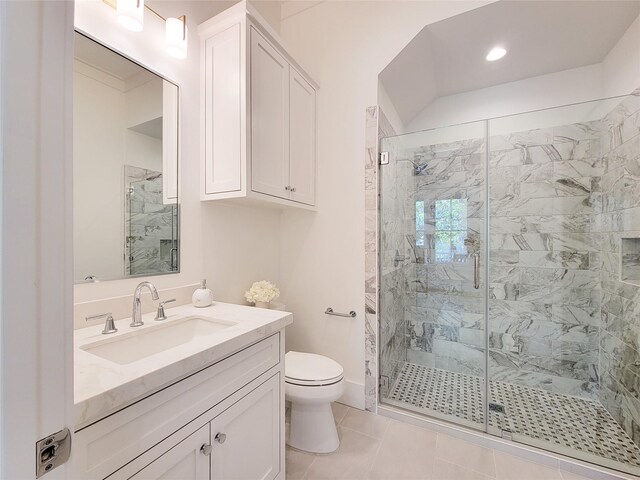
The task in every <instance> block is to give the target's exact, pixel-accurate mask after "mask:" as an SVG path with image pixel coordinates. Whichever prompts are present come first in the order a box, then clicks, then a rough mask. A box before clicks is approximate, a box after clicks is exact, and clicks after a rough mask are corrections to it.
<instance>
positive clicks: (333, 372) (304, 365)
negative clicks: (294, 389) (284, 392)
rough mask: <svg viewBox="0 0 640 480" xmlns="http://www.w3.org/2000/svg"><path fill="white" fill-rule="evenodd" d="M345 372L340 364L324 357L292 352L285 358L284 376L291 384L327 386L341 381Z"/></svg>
mask: <svg viewBox="0 0 640 480" xmlns="http://www.w3.org/2000/svg"><path fill="white" fill-rule="evenodd" d="M343 372H344V370H343V369H342V366H341V365H340V364H339V363H338V362H336V361H334V360H331V359H330V358H327V357H324V356H322V355H316V354H314V353H302V352H294V351H291V352H287V354H286V355H285V356H284V375H285V377H286V381H287V382H289V383H298V384H301V385H309V384H313V383H322V384H327V383H329V382H330V381H338V380H340V379H341V378H342V374H343Z"/></svg>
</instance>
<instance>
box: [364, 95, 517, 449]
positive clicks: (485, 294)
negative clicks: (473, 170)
mask: <svg viewBox="0 0 640 480" xmlns="http://www.w3.org/2000/svg"><path fill="white" fill-rule="evenodd" d="M375 108H376V111H377V115H378V119H377V120H378V124H380V121H381V118H380V117H381V116H382V117H384V113H383V112H382V109H381V108H380V106H377V107H375ZM385 120H386V117H385ZM490 121H491V119H482V120H477V121H471V122H464V123H461V124H456V125H446V126H442V127H435V128H431V129H427V130H421V131H418V132H409V133H406V134H396V133H395V132H394V134H393V135H387V136H384V137H383V136H382V135H381V132H380V129H378V130H377V132H376V141H375V145H376V155H375V158H376V245H377V247H376V250H377V252H376V262H377V268H376V302H377V308H376V312H377V329H376V338H377V355H376V361H377V365H378V369H377V370H378V371H377V372H376V374H377V378H376V382H377V383H376V385H377V388H376V406H383V407H386V408H392V409H399V410H401V411H406V412H410V413H412V414H416V415H420V416H424V417H426V418H427V419H429V420H436V421H443V422H448V423H451V424H452V425H455V426H457V427H462V428H466V429H469V430H471V431H474V432H477V433H482V434H490V435H492V436H495V437H497V438H504V435H503V431H502V430H500V429H497V428H494V427H490V426H489V399H490V391H489V388H490V385H489V335H490V333H489V328H488V324H489V283H488V281H489V268H488V266H489V250H490V245H489V152H490V148H489V122H490ZM480 123H483V124H484V125H483V127H484V129H483V137H482V138H483V139H484V149H483V152H482V156H483V168H482V171H483V175H484V184H483V185H484V187H483V188H484V192H483V201H484V206H483V208H482V210H483V217H482V224H483V227H482V231H481V236H480V238H481V239H483V242H482V243H483V244H482V245H481V248H480V251H481V256H480V270H481V279H482V282H481V284H483V286H482V288H481V291H482V296H481V297H482V300H483V313H482V316H483V323H484V355H483V356H484V358H483V369H484V374H483V375H482V380H483V389H482V399H483V400H482V415H483V420H484V421H483V422H482V424H478V425H477V426H472V425H470V424H468V423H472V422H468V423H467V422H465V421H464V420H462V419H460V421H456V420H454V419H453V418H451V417H452V416H447V417H446V418H444V417H445V415H444V414H443V416H442V417H439V416H438V415H435V414H427V413H422V412H416V411H413V410H410V409H408V408H405V407H403V406H399V405H394V404H391V403H385V402H384V401H383V398H382V393H381V388H380V387H381V383H382V377H383V375H382V374H381V367H382V354H383V349H382V346H381V342H380V331H381V315H382V314H381V305H382V288H381V286H382V275H381V274H380V272H381V268H382V255H383V252H382V249H381V241H380V238H381V233H382V219H383V217H382V197H383V196H382V188H381V187H382V181H383V180H382V173H381V169H382V168H383V167H385V166H386V165H388V164H389V163H390V162H391V161H392V160H391V159H390V158H389V155H388V152H383V151H382V140H383V139H384V138H389V137H396V136H402V135H414V134H419V133H424V132H427V131H437V130H442V129H446V128H453V127H458V126H461V125H470V124H480ZM368 140H369V141H370V139H368ZM367 153H368V154H370V152H367ZM385 154H387V155H385ZM383 159H384V163H383ZM483 259H484V262H483ZM483 265H485V267H484V268H483ZM405 338H406V329H405ZM389 388H391V385H389ZM507 438H509V437H507Z"/></svg>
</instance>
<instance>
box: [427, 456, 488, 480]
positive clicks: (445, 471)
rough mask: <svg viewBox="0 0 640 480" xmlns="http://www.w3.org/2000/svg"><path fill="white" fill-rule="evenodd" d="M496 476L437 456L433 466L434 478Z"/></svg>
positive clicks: (480, 479)
mask: <svg viewBox="0 0 640 480" xmlns="http://www.w3.org/2000/svg"><path fill="white" fill-rule="evenodd" d="M493 478H494V477H490V476H488V475H483V474H482V473H480V472H477V471H476V470H471V469H469V468H465V467H462V466H460V465H456V464H455V463H450V462H446V461H444V460H441V459H439V458H437V459H436V460H435V464H434V467H433V474H432V475H431V479H432V480H492V479H493Z"/></svg>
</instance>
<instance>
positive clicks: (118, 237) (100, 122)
mask: <svg viewBox="0 0 640 480" xmlns="http://www.w3.org/2000/svg"><path fill="white" fill-rule="evenodd" d="M92 70H94V69H92V68H91V67H85V68H83V69H82V70H81V71H79V69H76V70H75V71H74V79H73V80H74V86H73V88H74V105H73V118H74V125H73V127H74V128H73V170H74V175H75V179H74V180H75V181H74V182H73V196H74V198H75V200H76V201H75V202H74V205H73V207H74V208H73V227H74V228H73V243H74V278H75V279H76V281H79V280H82V279H84V278H85V277H86V276H87V275H97V276H99V277H101V278H116V277H121V276H122V272H123V269H124V260H123V257H122V255H123V250H124V238H123V235H124V225H123V215H124V213H123V211H122V208H121V207H122V205H123V201H122V171H121V166H122V163H123V159H124V135H125V128H124V120H125V112H126V108H125V95H124V92H123V91H121V90H118V89H117V88H114V87H112V86H111V85H108V84H106V83H103V82H101V81H98V80H96V79H95V77H93V76H90V73H91V71H92ZM96 112H100V114H99V115H98V116H97V115H96ZM97 252H100V254H99V255H97V254H96V253H97Z"/></svg>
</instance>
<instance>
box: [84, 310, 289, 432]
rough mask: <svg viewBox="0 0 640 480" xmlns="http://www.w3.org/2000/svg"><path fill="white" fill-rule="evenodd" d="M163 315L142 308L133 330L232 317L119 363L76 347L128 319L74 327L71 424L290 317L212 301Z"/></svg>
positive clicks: (91, 418)
mask: <svg viewBox="0 0 640 480" xmlns="http://www.w3.org/2000/svg"><path fill="white" fill-rule="evenodd" d="M166 313H167V317H168V319H167V320H165V321H163V322H154V320H153V318H154V316H155V312H153V313H148V314H144V315H143V316H142V320H143V321H144V322H145V324H144V325H143V326H141V327H137V330H136V332H143V331H144V330H147V329H152V328H158V327H162V326H164V325H168V324H170V323H171V321H172V320H177V319H180V318H184V317H185V316H189V315H198V316H205V317H212V318H215V319H218V320H222V321H229V322H235V323H236V325H233V326H231V327H229V328H226V329H223V330H220V331H219V332H216V333H215V334H214V335H207V336H203V337H200V338H197V339H196V340H194V341H192V342H189V344H188V345H184V346H180V347H175V348H171V349H169V350H167V351H165V352H161V353H158V354H155V355H152V356H150V357H147V358H144V359H142V360H139V361H136V362H133V363H130V364H127V365H119V364H116V363H113V362H110V361H109V360H106V359H103V358H101V357H99V356H96V355H93V354H91V353H89V352H87V351H85V350H83V349H82V348H81V347H83V346H85V345H87V344H90V343H93V342H96V341H100V340H105V338H107V337H108V338H107V339H108V340H113V339H116V338H118V337H119V336H122V335H126V334H128V333H130V332H131V331H132V330H133V329H132V328H130V327H129V323H130V322H131V319H124V320H119V321H116V326H117V328H118V330H119V331H118V332H117V333H115V334H111V335H108V336H106V335H102V334H101V333H100V332H101V331H102V325H100V326H92V327H87V328H83V329H79V330H75V331H74V403H75V407H74V417H75V427H76V429H78V428H81V427H83V426H85V425H88V424H89V423H93V422H95V421H97V420H99V419H100V418H103V417H105V416H106V415H109V414H110V413H113V412H115V411H117V410H119V409H121V408H123V407H124V406H126V405H129V404H131V403H132V402H134V401H136V400H139V399H141V398H144V397H146V396H148V395H149V394H151V393H153V392H154V391H157V390H158V389H160V388H162V387H164V386H165V385H168V384H170V383H173V382H175V381H176V380H178V379H180V378H183V377H184V376H186V375H188V374H189V373H192V372H195V371H197V370H201V369H202V368H203V367H205V366H207V365H211V364H213V363H214V362H216V361H218V360H221V359H222V358H224V357H225V356H227V355H229V354H231V353H234V352H235V351H237V350H239V349H241V348H243V347H245V346H248V345H250V344H252V343H255V342H257V341H259V340H262V339H264V338H266V337H268V336H270V335H272V334H274V333H275V332H277V331H279V330H281V329H283V328H284V327H286V326H287V325H289V324H291V323H292V321H293V315H292V314H291V313H288V312H282V311H277V310H267V309H262V308H254V307H246V306H242V305H233V304H228V303H220V302H216V303H214V304H213V305H212V306H210V307H207V308H195V307H192V306H191V305H184V306H180V307H175V308H171V309H167V310H166Z"/></svg>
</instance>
